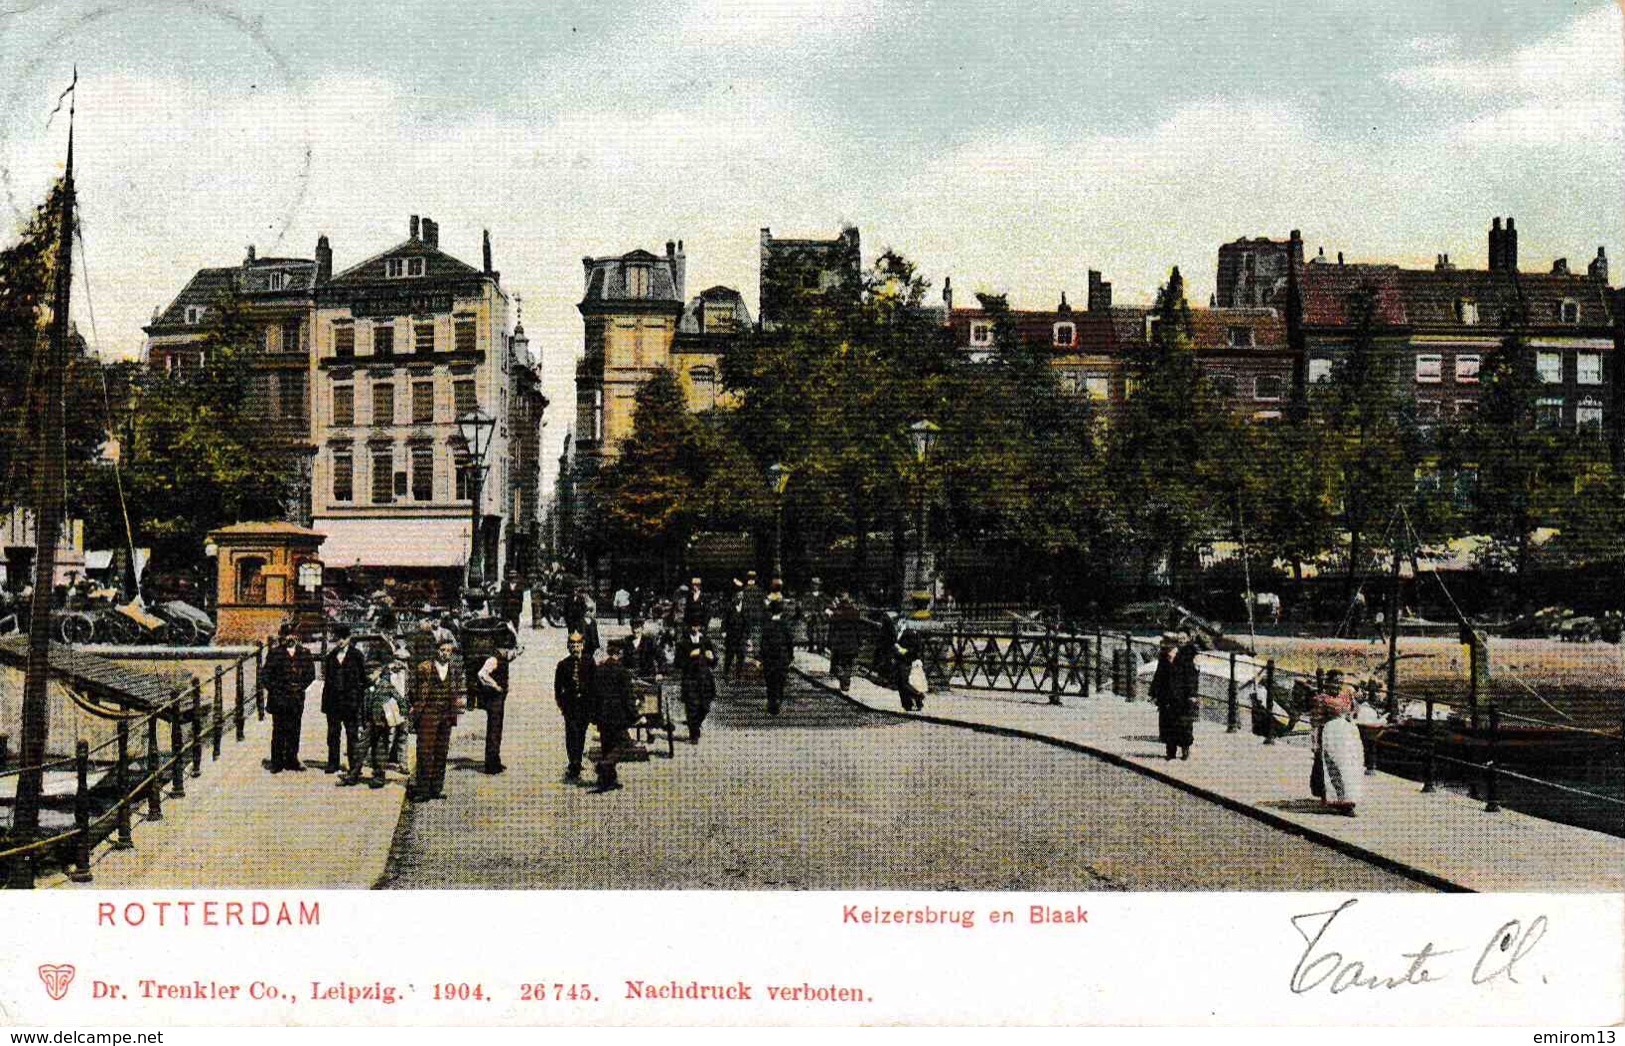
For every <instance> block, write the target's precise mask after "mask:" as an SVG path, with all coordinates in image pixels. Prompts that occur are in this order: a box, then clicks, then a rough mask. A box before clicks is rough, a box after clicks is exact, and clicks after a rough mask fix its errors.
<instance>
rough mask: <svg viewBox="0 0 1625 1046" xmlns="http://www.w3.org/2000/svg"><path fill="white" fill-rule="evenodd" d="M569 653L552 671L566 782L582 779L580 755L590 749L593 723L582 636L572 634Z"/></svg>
mask: <svg viewBox="0 0 1625 1046" xmlns="http://www.w3.org/2000/svg"><path fill="white" fill-rule="evenodd" d="M569 649H570V653H569V655H568V656H567V657H565V658H563V659H561V660H560V661H559V663H558V665H557V666H556V667H555V668H554V669H553V701H554V703H555V704H557V705H558V706H559V713H560V714H561V715H563V716H564V756H565V759H566V764H565V768H564V779H565V780H566V781H569V782H572V783H575V782H579V781H580V780H581V753H582V752H584V751H585V750H586V747H587V726H588V724H589V723H591V722H592V706H591V697H592V694H591V684H592V669H593V665H592V661H591V660H590V659H588V657H587V654H586V650H585V647H584V644H583V641H582V636H581V633H579V632H576V633H572V634H571V636H570V641H569Z"/></svg>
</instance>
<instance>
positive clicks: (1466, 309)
mask: <svg viewBox="0 0 1625 1046" xmlns="http://www.w3.org/2000/svg"><path fill="white" fill-rule="evenodd" d="M1456 320H1457V321H1458V322H1460V323H1461V324H1462V325H1463V326H1465V327H1474V326H1477V325H1478V302H1476V301H1474V300H1473V299H1471V298H1463V299H1461V300H1460V301H1458V302H1456Z"/></svg>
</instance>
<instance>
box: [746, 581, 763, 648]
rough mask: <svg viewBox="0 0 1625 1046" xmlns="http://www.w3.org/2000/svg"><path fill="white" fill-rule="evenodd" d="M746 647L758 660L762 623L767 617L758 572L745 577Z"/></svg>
mask: <svg viewBox="0 0 1625 1046" xmlns="http://www.w3.org/2000/svg"><path fill="white" fill-rule="evenodd" d="M744 597H745V635H746V641H745V645H746V648H747V650H748V651H749V652H750V653H751V654H754V655H755V656H756V657H757V658H760V657H761V651H762V621H763V620H764V619H765V618H766V617H767V613H766V603H764V602H763V600H762V589H761V586H760V585H758V584H757V583H756V571H754V570H752V571H750V572H749V573H747V574H746V575H745V590H744Z"/></svg>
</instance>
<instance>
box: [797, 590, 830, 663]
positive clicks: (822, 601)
mask: <svg viewBox="0 0 1625 1046" xmlns="http://www.w3.org/2000/svg"><path fill="white" fill-rule="evenodd" d="M829 606H830V603H829V597H828V596H826V595H824V586H823V582H822V581H820V580H819V579H818V578H813V579H812V580H811V581H809V582H808V588H807V596H806V598H805V599H803V600H802V601H801V609H802V612H803V613H804V614H805V616H806V619H807V649H808V650H811V651H812V652H813V653H815V654H821V653H823V652H824V647H825V644H826V643H827V641H828V638H829Z"/></svg>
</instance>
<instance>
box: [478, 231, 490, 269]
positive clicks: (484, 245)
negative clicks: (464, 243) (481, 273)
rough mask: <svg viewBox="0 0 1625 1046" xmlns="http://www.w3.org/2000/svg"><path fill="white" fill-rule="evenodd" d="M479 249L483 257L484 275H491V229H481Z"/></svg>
mask: <svg viewBox="0 0 1625 1046" xmlns="http://www.w3.org/2000/svg"><path fill="white" fill-rule="evenodd" d="M480 238H481V244H480V247H481V251H482V252H483V254H484V257H485V275H487V276H489V275H491V230H490V229H484V230H481V237H480Z"/></svg>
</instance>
